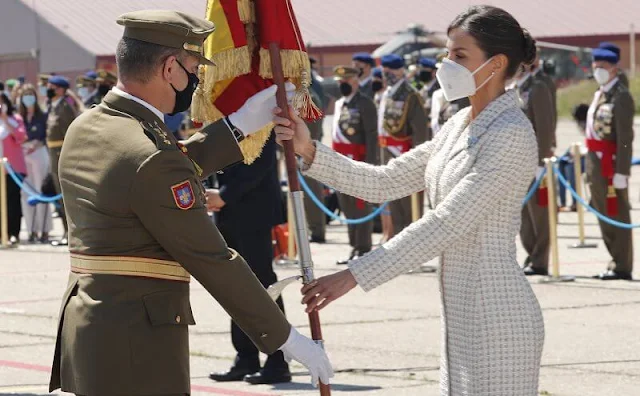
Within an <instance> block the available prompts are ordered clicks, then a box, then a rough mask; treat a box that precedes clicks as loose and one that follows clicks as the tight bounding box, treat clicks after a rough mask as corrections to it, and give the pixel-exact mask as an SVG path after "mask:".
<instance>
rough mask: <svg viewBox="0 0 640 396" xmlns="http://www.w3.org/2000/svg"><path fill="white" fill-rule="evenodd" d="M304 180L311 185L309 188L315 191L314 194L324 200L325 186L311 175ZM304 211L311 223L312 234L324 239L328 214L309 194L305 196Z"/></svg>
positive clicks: (308, 221) (321, 200)
mask: <svg viewBox="0 0 640 396" xmlns="http://www.w3.org/2000/svg"><path fill="white" fill-rule="evenodd" d="M304 180H305V181H306V182H307V184H308V185H309V188H310V189H311V191H312V192H313V195H315V196H316V197H317V198H318V199H319V200H320V202H324V188H323V185H322V183H320V182H319V181H316V180H314V179H312V178H310V177H307V178H305V179H304ZM304 212H305V214H306V217H307V223H308V224H309V230H310V231H311V236H313V237H316V238H320V239H324V238H325V234H326V224H327V221H326V215H325V214H324V212H322V210H320V208H319V207H318V206H317V205H316V204H315V203H313V201H312V200H311V198H309V195H308V194H305V196H304Z"/></svg>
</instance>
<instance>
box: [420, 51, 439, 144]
mask: <svg viewBox="0 0 640 396" xmlns="http://www.w3.org/2000/svg"><path fill="white" fill-rule="evenodd" d="M419 63H420V71H419V73H418V78H419V79H420V81H422V83H423V84H424V85H423V86H422V88H421V89H420V96H422V101H423V102H424V112H425V113H426V115H427V125H428V128H429V130H431V117H430V115H431V98H432V97H433V93H434V92H435V91H437V90H438V89H440V84H438V80H437V79H436V63H437V61H436V60H435V59H434V58H420V62H419ZM430 134H431V135H432V136H433V134H432V133H430Z"/></svg>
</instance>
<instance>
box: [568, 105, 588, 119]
mask: <svg viewBox="0 0 640 396" xmlns="http://www.w3.org/2000/svg"><path fill="white" fill-rule="evenodd" d="M588 112H589V105H588V104H585V103H580V104H578V105H576V106H575V107H574V108H573V110H572V111H571V115H572V116H573V119H574V120H575V121H576V122H587V113H588Z"/></svg>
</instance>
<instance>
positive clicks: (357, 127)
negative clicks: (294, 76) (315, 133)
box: [333, 91, 379, 253]
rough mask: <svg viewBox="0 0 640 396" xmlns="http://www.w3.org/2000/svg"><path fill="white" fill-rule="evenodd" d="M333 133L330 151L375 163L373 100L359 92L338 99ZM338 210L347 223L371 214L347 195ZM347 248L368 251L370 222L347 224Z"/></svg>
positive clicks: (364, 204)
mask: <svg viewBox="0 0 640 396" xmlns="http://www.w3.org/2000/svg"><path fill="white" fill-rule="evenodd" d="M334 117H337V118H338V120H337V123H336V124H335V126H334V128H335V130H334V131H333V147H334V149H335V150H336V151H337V152H339V153H341V154H343V155H346V156H348V157H350V158H351V159H354V160H356V161H364V162H367V163H369V164H374V165H375V164H376V163H378V151H379V149H378V133H377V124H378V122H377V121H378V119H377V109H376V105H375V104H374V103H373V100H372V99H371V98H369V97H368V96H366V95H365V94H364V93H361V92H360V91H358V92H356V93H355V94H354V95H353V97H351V98H350V100H348V101H347V100H346V98H341V99H340V100H338V101H337V102H336V107H335V112H334ZM338 202H339V203H340V208H341V209H342V211H343V212H344V214H345V216H346V217H347V218H348V219H361V218H363V217H365V216H368V215H369V214H371V210H372V206H371V204H370V203H368V202H365V201H363V200H361V199H358V198H355V197H352V196H350V195H346V194H342V193H339V194H338ZM347 227H348V232H349V245H351V246H352V247H353V249H354V250H355V251H357V252H359V253H365V252H368V251H370V250H371V245H372V242H371V234H372V233H373V221H371V220H370V221H367V222H364V223H362V224H349V225H348V226H347Z"/></svg>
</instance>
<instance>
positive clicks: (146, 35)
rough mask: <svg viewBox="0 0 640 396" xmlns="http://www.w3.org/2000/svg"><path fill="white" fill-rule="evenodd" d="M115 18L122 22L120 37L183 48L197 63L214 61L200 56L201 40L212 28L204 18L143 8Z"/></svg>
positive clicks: (202, 48)
mask: <svg viewBox="0 0 640 396" xmlns="http://www.w3.org/2000/svg"><path fill="white" fill-rule="evenodd" d="M117 22H118V24H119V25H123V26H124V33H123V37H128V38H132V39H136V40H140V41H145V42H147V43H153V44H158V45H162V46H165V47H170V48H179V49H184V50H186V51H187V52H189V53H190V54H192V55H194V56H196V57H198V58H199V59H200V62H201V63H204V64H207V65H213V64H214V63H213V62H212V61H211V60H209V59H207V58H205V56H204V46H203V43H204V40H205V39H206V38H207V37H209V35H210V34H211V33H212V32H213V31H214V30H215V26H214V25H213V23H212V22H209V21H207V20H206V19H202V18H198V17H194V16H191V15H188V14H185V13H182V12H179V11H169V10H143V11H134V12H128V13H126V14H122V15H120V16H119V17H118V19H117Z"/></svg>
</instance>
